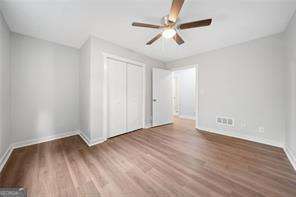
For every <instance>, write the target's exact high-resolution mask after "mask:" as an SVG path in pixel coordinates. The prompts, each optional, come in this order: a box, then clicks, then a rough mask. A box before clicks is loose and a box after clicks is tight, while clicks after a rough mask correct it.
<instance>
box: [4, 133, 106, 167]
mask: <svg viewBox="0 0 296 197" xmlns="http://www.w3.org/2000/svg"><path fill="white" fill-rule="evenodd" d="M74 135H79V136H80V137H81V138H82V139H83V140H84V142H85V143H86V144H87V145H88V146H94V145H96V144H99V143H102V142H104V141H106V139H96V140H93V141H90V140H89V139H88V138H87V137H86V136H85V135H84V133H83V132H81V131H70V132H65V133H61V134H55V135H51V136H47V137H42V138H38V139H31V140H25V141H21V142H15V143H12V144H11V145H10V146H9V148H8V149H7V151H6V152H5V153H4V155H3V156H2V157H1V158H0V172H1V171H2V169H3V167H4V166H5V164H6V162H7V161H8V159H9V157H10V155H11V153H12V151H13V150H14V149H17V148H21V147H25V146H30V145H34V144H40V143H43V142H48V141H52V140H57V139H61V138H65V137H70V136H74Z"/></svg>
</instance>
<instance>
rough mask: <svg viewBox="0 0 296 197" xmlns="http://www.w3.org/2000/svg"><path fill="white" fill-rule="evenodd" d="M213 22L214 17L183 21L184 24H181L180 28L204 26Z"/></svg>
mask: <svg viewBox="0 0 296 197" xmlns="http://www.w3.org/2000/svg"><path fill="white" fill-rule="evenodd" d="M211 23H212V19H206V20H200V21H194V22H189V23H183V24H180V25H179V29H190V28H195V27H204V26H209V25H211Z"/></svg>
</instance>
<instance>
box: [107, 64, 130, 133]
mask: <svg viewBox="0 0 296 197" xmlns="http://www.w3.org/2000/svg"><path fill="white" fill-rule="evenodd" d="M125 72H126V64H125V63H123V62H120V61H116V60H112V59H108V103H109V104H108V115H109V117H108V120H109V121H108V130H109V137H113V136H116V135H120V134H122V133H125V132H126V129H125V128H126V114H125V111H126V109H125V107H126V105H125V103H126V88H125V87H126V77H125Z"/></svg>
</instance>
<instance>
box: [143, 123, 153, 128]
mask: <svg viewBox="0 0 296 197" xmlns="http://www.w3.org/2000/svg"><path fill="white" fill-rule="evenodd" d="M151 127H152V123H146V124H145V128H144V129H149V128H151Z"/></svg>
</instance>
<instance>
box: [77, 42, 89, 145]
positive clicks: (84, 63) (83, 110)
mask: <svg viewBox="0 0 296 197" xmlns="http://www.w3.org/2000/svg"><path fill="white" fill-rule="evenodd" d="M90 54H91V51H90V39H89V40H87V41H86V42H85V43H84V45H83V46H82V47H81V48H80V64H79V117H80V122H79V123H80V131H81V132H83V133H84V135H85V137H86V138H88V140H90V139H91V132H90V66H91V65H90V61H91V56H90Z"/></svg>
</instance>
